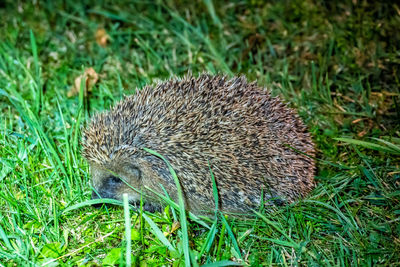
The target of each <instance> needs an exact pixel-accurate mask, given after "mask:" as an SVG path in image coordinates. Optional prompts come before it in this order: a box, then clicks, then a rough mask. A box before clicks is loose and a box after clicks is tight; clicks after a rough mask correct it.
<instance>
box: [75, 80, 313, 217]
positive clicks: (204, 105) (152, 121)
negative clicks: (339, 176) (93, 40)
mask: <svg viewBox="0 0 400 267" xmlns="http://www.w3.org/2000/svg"><path fill="white" fill-rule="evenodd" d="M82 146H83V153H82V154H83V156H84V158H86V160H87V161H88V163H89V167H90V173H91V183H92V187H93V189H94V190H93V193H92V198H93V199H96V198H112V199H117V200H121V199H122V195H123V194H124V193H126V194H128V199H129V202H130V203H131V204H134V205H137V204H138V203H140V201H141V200H143V201H144V203H145V205H144V209H145V210H149V211H154V210H156V209H159V208H160V205H161V204H160V200H159V199H158V198H157V194H156V193H158V194H163V195H164V194H165V192H167V193H168V195H169V197H171V198H172V199H173V200H175V201H177V199H178V195H177V188H176V184H175V182H174V179H173V176H172V175H171V173H170V171H169V169H168V166H167V165H166V163H165V161H163V159H161V158H159V157H157V156H155V155H153V154H150V153H149V152H148V151H146V150H145V148H147V149H151V150H153V151H156V152H157V153H159V154H161V155H162V156H163V157H164V158H165V159H166V160H167V161H168V162H169V163H170V165H171V166H172V168H173V169H174V170H175V172H176V174H177V176H178V179H179V183H180V185H181V188H182V192H183V198H184V203H185V208H186V209H187V210H188V211H190V212H192V213H194V214H198V215H207V214H209V213H210V212H211V211H212V210H214V208H215V205H216V203H215V198H214V195H213V179H214V181H215V184H216V187H217V192H218V202H219V203H218V208H219V210H221V211H222V212H226V213H234V214H249V213H251V212H252V210H254V209H258V208H260V206H261V205H262V206H263V207H271V208H272V207H274V206H277V205H284V204H285V203H292V202H293V201H295V200H297V199H299V198H301V197H305V196H306V195H307V194H308V193H309V192H310V191H311V190H312V188H313V187H314V185H315V182H314V172H315V162H314V160H313V158H314V156H315V148H314V144H313V141H312V139H311V136H310V133H309V132H308V131H307V128H306V126H305V124H304V123H303V122H302V120H301V119H300V118H299V116H298V114H297V112H296V111H295V110H294V109H292V108H289V107H288V106H287V104H284V103H283V102H282V101H281V100H280V99H279V98H278V97H273V96H272V95H271V93H270V92H269V91H268V90H266V89H264V88H261V87H259V86H258V85H257V84H256V82H251V83H250V82H248V81H247V80H246V78H245V77H243V76H240V77H234V78H231V79H229V78H227V77H226V76H220V75H210V74H206V73H203V74H201V75H199V76H198V77H194V76H192V75H186V76H185V77H183V78H177V77H175V78H172V79H170V80H167V81H163V82H159V83H157V84H156V85H154V86H145V87H144V88H142V89H141V90H136V92H135V94H133V95H131V96H127V97H125V98H124V99H123V100H121V101H120V102H118V103H117V104H116V105H115V106H114V107H113V108H111V110H109V111H106V112H103V113H99V114H97V115H95V116H94V117H93V118H92V120H91V122H90V123H89V124H88V126H87V127H86V128H85V129H84V131H83V139H82ZM212 177H213V178H212Z"/></svg>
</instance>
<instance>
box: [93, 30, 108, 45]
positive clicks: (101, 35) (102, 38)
mask: <svg viewBox="0 0 400 267" xmlns="http://www.w3.org/2000/svg"><path fill="white" fill-rule="evenodd" d="M95 38H96V42H97V44H98V45H100V46H101V47H106V46H107V43H108V41H109V40H110V36H109V35H108V34H107V32H106V30H105V29H103V28H99V29H97V31H96V34H95Z"/></svg>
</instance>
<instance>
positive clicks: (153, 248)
mask: <svg viewBox="0 0 400 267" xmlns="http://www.w3.org/2000/svg"><path fill="white" fill-rule="evenodd" d="M157 2H158V4H152V3H151V2H150V1H149V2H147V1H108V3H106V2H105V1H92V2H90V1H84V3H77V1H47V2H44V1H33V2H32V1H29V2H28V1H26V3H24V1H6V2H5V3H1V4H0V17H1V18H2V19H1V22H0V109H1V116H0V166H1V167H0V185H1V190H0V266H17V265H18V266H20V265H31V266H35V265H37V266H41V265H42V266H43V265H44V266H55V265H61V266H64V265H66V266H68V265H85V266H96V265H107V264H109V265H118V264H119V265H124V264H125V263H126V260H127V259H128V257H126V251H129V249H130V250H131V252H132V253H131V255H132V258H131V260H132V264H134V265H136V266H153V265H173V266H184V265H185V263H186V265H188V264H191V265H193V266H199V265H202V264H208V265H207V266H224V265H225V266H226V265H229V264H233V262H236V263H242V264H248V265H252V266H259V265H284V266H292V265H315V266H317V265H324V266H325V265H335V266H337V265H346V266H348V265H353V266H358V265H361V266H364V265H386V266H394V265H399V264H400V254H399V251H400V238H399V236H400V224H399V218H400V217H399V216H400V190H399V187H400V167H399V166H400V157H399V151H400V139H399V138H400V92H399V86H400V82H399V77H400V49H399V46H400V32H399V31H398V25H400V6H399V5H396V4H392V3H390V1H383V2H382V3H379V4H378V3H377V2H373V3H369V2H368V1H350V0H348V1H343V2H342V3H340V4H338V3H333V2H331V1H325V2H324V1H322V2H320V1H315V2H314V1H310V0H307V1H298V0H295V1H271V2H269V3H267V4H265V3H264V1H258V0H251V1H248V2H245V1H241V2H239V1H238V2H235V3H233V2H232V3H231V2H229V1H226V2H225V1H212V0H204V1H166V3H164V4H162V3H161V1H157ZM334 2H335V1H334ZM100 27H104V28H105V29H106V31H107V33H108V34H109V35H110V38H111V40H110V42H109V44H108V45H107V46H106V47H104V48H103V47H101V46H99V45H98V44H97V43H96V40H95V37H94V35H95V32H96V30H97V29H98V28H100ZM88 67H93V68H94V69H95V70H96V71H97V73H99V75H100V80H99V82H98V83H97V84H96V85H95V86H94V88H93V92H92V93H91V94H89V95H88V96H85V95H84V94H83V93H82V92H81V94H80V95H79V96H75V97H71V98H68V97H67V93H68V91H69V89H70V87H71V86H72V85H73V83H74V79H75V78H76V77H77V76H78V75H80V74H81V73H82V72H83V71H84V69H86V68H88ZM189 69H190V70H191V71H192V72H193V73H195V74H197V73H199V72H202V71H207V72H211V73H225V74H227V75H229V76H231V75H234V74H239V73H240V74H244V75H246V76H247V77H248V79H249V80H255V79H257V80H258V83H259V84H260V85H261V86H265V87H268V88H270V89H271V90H272V91H273V93H274V94H275V95H280V96H281V97H282V98H284V99H285V100H286V101H287V102H288V103H289V105H290V106H293V107H295V108H297V110H298V111H299V114H300V116H301V117H302V118H303V120H304V121H305V123H306V124H307V125H308V127H309V129H310V131H311V133H312V135H313V138H314V141H315V143H316V146H317V148H318V155H317V158H318V164H317V165H318V171H317V176H316V180H317V182H318V186H317V187H316V188H315V190H314V191H313V192H312V193H311V194H310V196H309V197H307V198H306V199H304V200H300V201H298V202H297V203H294V204H291V205H288V206H284V207H279V208H276V209H275V210H273V211H268V212H267V211H264V210H260V211H257V213H256V214H257V215H256V216H255V218H254V219H252V220H250V219H238V218H230V217H227V218H226V217H224V215H223V214H221V213H220V212H219V211H218V210H216V214H218V216H217V217H216V219H215V220H208V221H207V220H202V219H199V218H197V217H195V216H193V215H191V214H186V215H187V216H186V217H185V216H184V214H182V213H181V212H180V210H181V208H182V205H183V203H178V204H177V203H171V200H170V199H169V197H168V196H164V199H165V201H166V203H169V204H170V205H168V206H167V207H166V209H165V211H164V212H162V213H156V214H151V213H147V212H144V211H143V210H142V209H139V210H138V211H134V210H132V209H131V210H130V215H129V214H128V213H126V208H127V206H126V205H125V213H124V209H123V208H122V207H119V206H118V205H117V206H112V207H103V208H101V209H94V208H92V207H91V206H90V205H89V204H91V203H93V202H91V201H90V200H89V199H90V194H91V188H90V186H89V179H90V177H89V173H88V165H87V163H86V162H85V161H84V160H83V159H82V157H81V155H80V143H79V142H80V137H81V136H80V134H81V127H82V126H83V125H84V124H85V122H87V121H88V120H89V118H90V116H91V115H92V114H94V113H95V112H96V111H98V110H104V109H108V108H109V107H110V105H112V104H113V103H114V102H116V101H117V100H119V99H121V97H122V95H123V94H131V93H133V92H134V91H135V88H137V87H139V88H140V87H142V86H143V85H145V84H147V83H151V82H155V81H156V79H166V78H168V77H170V76H171V75H184V74H185V73H187V71H188V70H189ZM210 179H211V175H210ZM117 204H120V205H122V203H117ZM124 214H125V215H124ZM128 215H129V216H128ZM129 218H130V220H129ZM176 221H180V225H181V227H180V228H178V229H177V230H172V229H173V225H176V223H175V224H174V222H176ZM126 226H128V228H129V230H128V231H126ZM129 231H130V232H131V234H130V236H131V238H130V241H129V242H127V238H126V234H127V233H129ZM163 232H166V233H168V234H167V236H164V234H163ZM129 243H131V246H128V245H129ZM127 246H128V248H127ZM215 262H218V263H215Z"/></svg>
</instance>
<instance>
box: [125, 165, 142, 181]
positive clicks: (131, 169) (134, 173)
mask: <svg viewBox="0 0 400 267" xmlns="http://www.w3.org/2000/svg"><path fill="white" fill-rule="evenodd" d="M124 169H125V171H126V172H127V173H128V174H129V175H130V176H131V177H135V178H136V179H140V176H141V173H140V170H139V168H138V167H136V166H134V165H131V164H128V165H126V166H124Z"/></svg>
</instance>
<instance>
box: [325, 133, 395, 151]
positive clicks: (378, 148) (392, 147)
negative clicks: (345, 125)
mask: <svg viewBox="0 0 400 267" xmlns="http://www.w3.org/2000/svg"><path fill="white" fill-rule="evenodd" d="M333 139H335V140H337V141H342V142H345V143H348V144H353V145H359V146H362V147H365V148H369V149H373V150H376V151H381V152H386V153H391V154H400V148H399V147H397V146H395V145H393V144H391V143H389V142H387V141H385V140H381V139H378V141H380V142H381V143H384V144H386V145H388V144H390V145H388V146H387V147H386V146H382V145H378V144H375V143H371V142H367V141H361V140H356V139H351V138H345V137H341V138H333Z"/></svg>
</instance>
